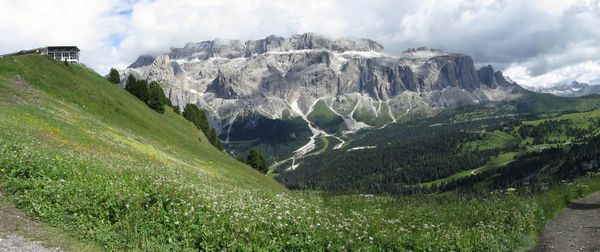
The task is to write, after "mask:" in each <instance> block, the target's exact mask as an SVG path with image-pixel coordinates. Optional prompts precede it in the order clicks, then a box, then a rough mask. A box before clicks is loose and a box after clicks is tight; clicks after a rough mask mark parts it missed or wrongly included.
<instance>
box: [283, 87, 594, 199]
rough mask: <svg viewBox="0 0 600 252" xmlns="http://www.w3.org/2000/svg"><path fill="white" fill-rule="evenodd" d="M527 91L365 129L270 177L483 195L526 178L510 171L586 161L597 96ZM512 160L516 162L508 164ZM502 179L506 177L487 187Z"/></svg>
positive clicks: (347, 187) (321, 185)
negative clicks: (474, 191)
mask: <svg viewBox="0 0 600 252" xmlns="http://www.w3.org/2000/svg"><path fill="white" fill-rule="evenodd" d="M522 92H523V95H524V97H523V98H521V99H520V100H516V101H510V102H503V103H500V104H487V105H486V104H483V105H477V106H465V107H460V108H456V109H452V110H450V109H449V110H445V111H443V112H441V113H439V114H437V115H436V116H433V117H429V118H418V119H414V120H409V121H407V122H403V123H398V124H392V125H389V126H388V127H385V128H383V129H372V130H363V131H361V132H358V133H356V134H355V135H350V136H348V138H347V139H349V141H348V143H347V145H346V146H345V147H344V148H342V149H339V150H328V151H324V152H322V153H320V154H319V155H312V156H308V157H305V158H301V159H297V160H295V164H296V165H298V166H297V167H296V168H295V169H293V170H291V169H287V170H286V169H285V168H286V167H285V166H279V167H276V168H275V169H274V170H273V171H272V172H273V173H274V174H277V175H276V177H275V178H276V179H277V180H278V181H280V182H281V183H283V184H285V185H286V186H287V187H288V188H291V189H299V188H301V189H317V190H326V191H332V192H337V193H348V192H355V193H360V192H369V193H391V194H401V193H414V192H415V191H424V192H438V191H447V190H452V189H456V188H457V187H462V188H470V187H472V186H476V185H475V183H476V182H482V181H484V180H485V182H486V183H483V182H482V183H480V184H481V185H479V186H478V188H482V187H490V188H498V187H499V186H500V185H503V186H505V187H506V186H515V185H517V184H518V182H519V181H521V180H524V179H525V177H524V176H515V175H513V176H508V175H507V174H508V173H511V171H512V172H516V171H520V172H525V171H523V169H520V168H518V167H512V168H511V166H517V165H525V166H528V167H529V168H528V170H529V171H530V172H529V173H531V172H533V171H539V170H540V169H541V168H543V167H544V165H545V163H547V162H551V161H553V162H559V163H560V162H563V161H564V159H565V158H567V157H571V158H573V159H576V160H579V161H577V162H584V161H589V160H585V158H588V157H587V156H586V157H581V156H580V154H578V153H576V152H577V151H576V149H577V148H579V147H578V146H580V145H582V144H586V143H588V141H590V139H593V137H595V136H596V135H598V134H600V131H599V130H598V128H599V127H600V113H599V112H598V110H597V108H598V107H599V105H600V97H598V96H587V97H582V98H580V99H574V98H561V97H555V96H552V95H547V94H535V93H531V92H528V91H522ZM579 111H588V112H579ZM546 149H552V150H553V151H554V152H556V153H560V155H553V154H548V155H547V157H544V156H545V155H546V154H545V153H546V152H549V151H550V150H546ZM571 149H573V150H571ZM528 156H529V157H531V156H535V157H537V158H536V160H538V159H539V160H538V161H539V164H540V165H534V164H532V163H528V162H529V161H527V162H525V161H526V160H529V159H527V158H526V157H528ZM513 159H514V160H515V161H516V162H512V163H510V161H512V160H513ZM500 161H501V162H500ZM509 163H510V165H509V166H507V167H504V168H502V169H498V170H496V169H495V168H498V167H501V166H504V165H507V164H509ZM541 164H544V165H541ZM484 168H485V169H484ZM564 169H567V168H562V170H564ZM484 171H485V173H484ZM498 172H501V176H499V177H496V178H495V179H494V181H493V183H491V182H490V181H488V180H489V179H490V178H491V177H494V176H497V175H498V174H499V173H498ZM472 175H473V176H472ZM474 175H477V176H474ZM527 175H530V174H527ZM543 175H544V176H546V177H549V178H546V179H553V180H560V179H561V178H562V177H563V176H564V175H565V173H564V171H563V172H559V171H555V170H552V172H546V173H544V174H543ZM533 177H535V178H536V180H537V178H538V177H543V176H542V174H540V175H539V176H533ZM486 178H487V179H488V180H486ZM527 180H533V179H532V177H529V178H528V179H527Z"/></svg>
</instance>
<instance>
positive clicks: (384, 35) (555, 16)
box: [0, 0, 600, 86]
mask: <svg viewBox="0 0 600 252" xmlns="http://www.w3.org/2000/svg"><path fill="white" fill-rule="evenodd" d="M305 32H314V33H317V34H322V35H325V36H327V37H331V38H339V37H360V38H369V39H373V40H375V41H377V42H379V43H380V44H382V45H383V46H384V47H385V51H386V52H387V53H392V54H399V53H402V52H403V51H404V50H406V49H408V48H413V47H419V46H426V47H430V48H436V49H441V50H444V51H446V52H454V53H463V54H466V55H470V56H472V57H473V60H474V61H475V63H476V65H478V66H483V65H487V64H491V65H492V66H494V68H495V69H497V70H501V71H503V72H504V74H505V75H507V76H509V77H510V78H511V79H513V80H514V81H516V82H518V83H519V84H522V85H527V86H547V85H551V84H554V83H569V82H571V81H579V82H586V83H590V84H600V0H596V1H592V0H589V1H586V0H581V1H575V0H573V1H570V0H531V1H527V0H514V1H512V0H495V1H494V0H480V1H470V0H467V1H465V0H438V1H436V0H406V1H397V0H364V1H358V0H298V1H295V0H243V1H238V0H231V1H229V0H177V1H174V0H173V1H170V0H152V1H150V0H141V1H134V0H125V1H122V0H121V1H120V0H102V1H96V0H86V1H80V0H65V1H57V0H40V1H32V0H0V34H1V37H0V54H4V53H9V52H14V51H19V50H22V49H29V48H36V47H41V46H46V45H76V46H78V47H79V48H80V49H81V61H82V62H83V63H84V64H86V65H88V66H90V67H92V68H93V69H94V70H96V71H97V72H98V73H100V74H106V73H108V70H109V69H110V68H111V67H114V68H117V69H122V68H125V67H126V66H127V65H129V64H131V63H132V62H133V61H135V59H136V58H137V57H138V56H139V55H142V54H159V53H166V52H168V51H169V50H170V48H172V47H183V46H184V45H185V44H186V43H187V42H199V41H205V40H212V39H215V38H221V39H239V40H249V39H261V38H264V37H267V36H269V35H271V34H275V35H280V36H290V35H293V34H298V33H305Z"/></svg>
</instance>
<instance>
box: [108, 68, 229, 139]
mask: <svg viewBox="0 0 600 252" xmlns="http://www.w3.org/2000/svg"><path fill="white" fill-rule="evenodd" d="M107 79H108V81H110V82H112V83H115V84H118V83H120V82H121V79H120V78H119V72H118V71H117V70H116V69H114V68H111V69H110V73H109V74H108V76H107ZM125 90H127V92H129V93H131V94H132V95H134V96H135V97H137V98H138V99H140V100H141V101H143V102H145V103H146V104H147V105H148V107H150V108H152V109H153V110H155V111H157V112H159V113H161V114H164V113H165V105H167V106H169V107H171V108H172V109H173V111H174V112H175V113H176V114H180V113H181V111H180V108H179V106H173V104H172V103H171V100H170V99H169V98H167V97H166V96H165V93H164V91H163V90H162V88H161V87H160V85H159V84H158V82H156V81H152V82H150V83H148V82H147V81H146V80H142V79H140V80H138V79H136V78H135V77H134V76H133V75H132V74H129V76H128V77H127V81H126V82H125ZM181 114H182V115H183V117H184V118H185V119H187V120H188V121H190V122H192V124H194V125H195V126H196V128H198V129H199V130H200V131H202V133H204V135H205V136H206V138H207V139H208V141H209V142H210V143H211V144H212V145H213V146H215V147H216V148H217V149H219V150H223V144H222V143H221V140H220V139H219V137H218V134H217V131H216V130H215V128H212V127H210V124H209V122H208V117H207V116H206V112H204V111H203V110H200V109H199V108H198V107H197V106H196V105H193V104H187V105H186V106H185V108H184V110H183V113H181Z"/></svg>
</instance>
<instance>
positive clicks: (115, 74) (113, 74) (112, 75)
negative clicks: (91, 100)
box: [107, 68, 121, 84]
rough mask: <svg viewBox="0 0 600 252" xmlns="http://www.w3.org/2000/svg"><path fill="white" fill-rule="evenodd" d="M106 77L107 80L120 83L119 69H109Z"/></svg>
mask: <svg viewBox="0 0 600 252" xmlns="http://www.w3.org/2000/svg"><path fill="white" fill-rule="evenodd" d="M107 79H108V81H110V82H112V83H115V84H119V83H121V78H120V77H119V71H117V69H114V68H111V69H110V72H109V73H108V78H107Z"/></svg>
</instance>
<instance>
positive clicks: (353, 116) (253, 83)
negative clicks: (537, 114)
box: [121, 33, 516, 142]
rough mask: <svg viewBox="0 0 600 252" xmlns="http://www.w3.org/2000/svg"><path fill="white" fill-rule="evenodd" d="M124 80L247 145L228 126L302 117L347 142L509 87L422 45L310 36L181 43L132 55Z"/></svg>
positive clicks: (499, 77) (489, 71) (498, 96)
mask: <svg viewBox="0 0 600 252" xmlns="http://www.w3.org/2000/svg"><path fill="white" fill-rule="evenodd" d="M128 74H133V75H135V76H136V77H137V78H142V79H146V80H149V81H150V80H152V81H158V82H159V83H162V84H163V87H164V89H165V93H166V94H167V96H169V98H170V99H171V100H172V102H173V104H176V105H179V106H184V105H185V104H187V103H193V104H196V105H197V106H198V107H200V108H201V109H204V110H205V111H207V112H208V114H209V117H210V120H211V124H212V125H213V127H215V128H217V130H218V131H219V133H220V137H221V139H223V140H224V141H225V142H230V141H236V140H250V139H240V138H238V139H236V138H235V136H240V135H245V136H248V134H240V132H241V130H242V129H239V128H236V127H235V126H236V125H238V126H243V127H244V129H251V128H255V127H259V126H260V125H259V124H260V122H261V118H267V119H269V120H287V119H288V118H302V119H303V120H304V121H305V124H306V125H307V126H308V127H310V130H311V131H312V132H313V134H319V133H322V134H345V133H347V132H354V131H356V130H359V129H361V128H365V127H381V126H383V125H385V124H387V123H390V122H395V121H397V120H398V119H400V118H401V117H403V116H404V115H407V114H409V113H415V112H416V113H423V112H424V113H431V111H433V110H437V109H442V108H448V107H456V106H459V105H465V104H477V103H480V102H488V101H501V100H506V99H510V97H511V96H512V94H513V89H514V88H515V86H516V85H514V83H513V82H511V81H510V80H507V79H505V78H504V76H503V74H502V73H501V72H500V71H494V69H493V68H492V67H491V66H485V67H482V68H480V69H476V68H475V66H474V64H473V60H472V58H471V57H470V56H467V55H463V54H457V53H447V52H443V51H440V50H436V49H429V48H425V47H420V48H414V49H408V50H406V51H405V52H403V53H402V54H399V55H394V54H388V53H385V52H384V51H383V46H382V45H380V44H378V43H377V42H375V41H373V40H370V39H361V38H342V39H335V40H334V39H329V38H326V37H324V36H320V35H316V34H313V33H305V34H297V35H293V36H291V37H287V38H286V37H279V36H274V35H272V36H269V37H266V38H264V39H260V40H250V41H245V42H244V41H239V40H227V41H226V40H213V41H204V42H198V43H188V44H186V45H185V47H183V48H172V49H171V51H170V52H169V53H166V54H162V55H158V56H140V57H139V58H138V59H137V60H136V61H135V62H134V63H132V64H131V65H130V66H129V67H128V68H127V69H124V70H122V71H121V75H122V76H123V77H125V76H126V75H128ZM122 79H126V78H122ZM313 112H315V113H321V114H322V115H327V116H319V115H315V114H314V113H313ZM311 115H312V116H311ZM311 118H312V119H311ZM313 119H314V120H313ZM315 120H320V121H315ZM323 120H326V121H323ZM334 124H335V125H334ZM338 124H339V125H338ZM232 126H233V127H232ZM329 126H334V127H329ZM338 126H339V127H338ZM269 127H270V126H269ZM236 131H237V133H236ZM253 137H254V138H253V139H255V138H263V137H264V136H260V135H256V136H253Z"/></svg>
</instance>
